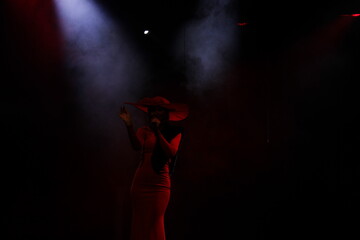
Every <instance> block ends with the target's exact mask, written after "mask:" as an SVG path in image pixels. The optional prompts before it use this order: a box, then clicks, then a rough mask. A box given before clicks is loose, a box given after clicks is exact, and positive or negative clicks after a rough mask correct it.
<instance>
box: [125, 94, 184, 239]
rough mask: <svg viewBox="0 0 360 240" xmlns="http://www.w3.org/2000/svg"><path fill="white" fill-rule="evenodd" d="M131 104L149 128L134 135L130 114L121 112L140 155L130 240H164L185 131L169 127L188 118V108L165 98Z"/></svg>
mask: <svg viewBox="0 0 360 240" xmlns="http://www.w3.org/2000/svg"><path fill="white" fill-rule="evenodd" d="M126 104H131V105H133V106H135V107H137V108H138V109H140V110H142V111H144V112H146V113H147V115H148V126H145V127H141V128H139V129H138V130H137V132H136V133H135V130H134V127H133V123H132V120H131V116H130V114H129V113H128V112H127V110H126V109H125V107H122V108H121V112H120V118H121V119H122V120H123V121H124V123H125V125H126V127H127V131H128V135H129V139H130V142H131V145H132V148H133V149H134V150H135V151H139V152H140V153H141V160H140V163H139V166H138V168H137V170H136V173H135V176H134V179H133V182H132V186H131V201H132V227H131V240H165V229H164V214H165V210H166V208H167V205H168V203H169V198H170V174H171V172H172V170H173V166H174V161H175V157H176V154H177V151H178V148H179V144H180V141H181V137H182V135H181V132H182V129H181V128H180V127H178V126H173V125H170V124H169V121H180V120H183V119H185V118H186V117H187V116H188V109H187V106H186V105H185V104H171V103H170V102H169V101H168V100H167V99H165V98H163V97H154V98H144V99H142V100H140V101H139V102H137V103H126Z"/></svg>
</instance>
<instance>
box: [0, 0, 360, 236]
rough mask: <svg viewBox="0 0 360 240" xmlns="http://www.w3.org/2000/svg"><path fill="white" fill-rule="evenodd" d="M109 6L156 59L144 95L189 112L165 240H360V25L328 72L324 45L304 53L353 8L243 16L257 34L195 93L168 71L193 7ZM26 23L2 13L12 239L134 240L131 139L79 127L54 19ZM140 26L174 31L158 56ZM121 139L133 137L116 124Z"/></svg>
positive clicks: (258, 8) (242, 10)
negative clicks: (355, 238) (356, 237)
mask: <svg viewBox="0 0 360 240" xmlns="http://www.w3.org/2000/svg"><path fill="white" fill-rule="evenodd" d="M34 2H36V1H34ZM48 4H49V5H51V4H50V3H48ZM101 4H102V5H103V7H104V9H107V11H108V12H109V14H111V16H112V17H113V18H114V19H116V20H117V21H119V22H121V23H122V24H125V26H126V28H127V31H128V32H129V34H130V35H131V36H132V38H133V40H134V42H135V43H136V44H138V45H139V46H140V47H142V48H143V49H148V48H153V49H152V50H151V51H150V53H149V52H147V53H149V55H148V58H149V59H151V61H149V63H148V64H149V66H150V68H151V70H152V73H153V74H154V78H153V79H154V80H153V82H148V83H147V84H148V85H147V86H146V87H144V90H143V95H144V96H149V95H163V96H165V97H167V98H169V99H171V100H172V99H174V101H178V102H184V103H187V104H189V106H190V110H191V115H190V117H189V118H188V119H187V120H185V121H184V122H182V123H181V124H182V125H183V126H184V127H185V129H186V132H185V137H184V143H183V145H182V147H181V154H180V156H179V162H178V165H177V168H176V173H175V176H174V177H173V192H172V199H171V202H170V204H169V208H168V212H167V215H166V228H167V235H168V239H174V240H177V239H188V240H190V239H229V238H235V237H236V238H242V239H268V238H270V237H276V238H278V239H303V238H308V237H310V236H315V237H318V238H325V237H330V236H334V235H335V236H337V237H339V238H340V237H341V238H344V239H347V238H349V236H351V235H353V234H358V233H357V231H356V229H357V227H358V224H359V222H358V217H357V216H358V214H359V205H358V202H359V186H358V185H357V181H358V180H359V164H358V159H359V154H358V151H357V149H358V147H357V144H358V141H357V140H358V135H357V134H356V131H355V129H356V128H357V125H358V124H357V118H356V116H357V112H358V106H357V104H356V102H358V101H357V100H356V99H358V94H357V88H356V87H355V86H356V83H357V80H358V79H359V53H360V51H359V46H358V45H359V44H358V43H359V42H360V32H359V29H360V22H359V19H356V18H354V19H353V22H352V23H351V26H349V28H348V30H347V32H346V33H343V38H342V39H341V41H340V42H338V43H337V45H336V51H332V52H331V55H326V57H325V58H323V64H320V65H321V66H320V65H317V64H316V59H318V58H316V57H317V56H313V55H312V53H313V51H315V52H316V49H318V48H319V47H320V48H321V46H323V45H324V43H325V42H329V41H328V39H327V38H325V40H324V38H322V39H321V38H320V44H319V45H316V46H315V48H312V46H309V45H307V42H306V41H305V42H302V39H303V37H304V36H309V35H311V33H312V32H316V31H317V29H320V28H321V29H322V28H323V26H325V25H326V24H328V23H329V22H331V21H332V20H333V19H335V18H336V17H337V16H338V15H340V14H343V13H348V12H351V13H353V12H355V11H356V10H359V8H356V7H357V6H355V5H354V4H352V3H351V2H343V3H341V4H340V3H335V2H331V1H330V2H327V3H326V4H323V5H319V6H314V5H313V3H311V2H310V1H308V2H306V1H305V2H301V3H298V4H293V3H291V4H290V3H286V4H284V3H280V2H279V3H276V2H271V3H270V2H266V3H263V2H260V1H257V2H252V3H241V2H236V4H235V5H234V6H235V7H237V8H239V13H238V14H239V22H242V21H247V22H249V25H248V26H247V27H246V28H242V29H241V30H239V31H241V42H239V47H238V49H239V53H238V55H237V57H236V59H235V60H234V61H233V62H232V66H231V68H230V69H229V70H228V72H227V74H226V75H225V76H224V77H223V79H222V81H221V83H220V84H219V85H218V86H217V87H216V88H210V89H206V90H204V91H203V92H202V93H194V92H192V91H188V90H187V88H186V84H187V83H188V81H190V79H187V78H186V77H184V76H185V75H184V73H183V72H182V71H183V69H180V70H179V69H178V68H176V67H175V66H174V67H172V65H171V64H172V61H171V57H172V56H171V55H169V52H168V47H169V46H170V45H168V43H169V39H171V38H172V37H173V36H174V35H175V34H176V31H178V30H179V29H181V26H182V23H183V22H185V21H187V20H188V19H191V17H192V16H193V14H194V12H195V9H196V1H191V2H190V1H189V2H185V1H172V3H171V4H170V3H166V2H165V1H164V2H155V3H150V2H147V3H142V2H136V3H135V2H134V3H118V1H101ZM139 6H142V7H141V8H138V7H139ZM160 8H162V10H161V11H160V10H159V9H160ZM48 9H51V8H50V7H49V8H48ZM284 9H285V10H284ZM19 10H20V9H19ZM156 11H158V12H156ZM22 13H24V12H19V13H18V14H19V15H16V14H15V13H14V12H12V11H9V6H8V4H7V3H6V1H2V3H1V18H2V21H1V33H2V36H3V37H2V44H1V52H2V56H1V60H2V61H1V65H2V67H1V69H2V74H1V79H2V81H1V84H2V88H1V106H2V107H1V118H2V121H1V122H2V138H3V140H2V146H3V151H2V157H1V161H2V166H3V167H2V168H1V169H2V172H3V173H2V174H1V175H2V177H3V181H2V183H3V185H4V186H3V188H2V198H3V199H5V200H6V201H5V203H3V207H4V209H5V214H3V218H4V220H5V222H6V227H7V236H8V237H9V238H8V239H85V238H86V239H127V237H128V233H129V232H128V229H129V222H128V219H129V205H128V204H129V202H128V195H127V194H128V189H129V184H130V181H131V177H132V174H133V171H134V169H135V167H136V155H135V154H134V153H132V152H131V150H130V146H129V143H128V142H127V139H126V138H125V137H115V138H113V139H112V138H110V139H109V138H106V137H104V136H102V135H101V134H94V133H92V132H91V131H89V130H88V128H87V127H86V126H84V125H85V123H84V122H85V121H84V119H83V118H82V116H81V114H80V113H79V112H78V109H77V107H76V106H77V103H76V101H77V99H76V97H75V95H76V93H75V90H74V89H72V87H71V84H70V83H69V82H68V75H69V73H68V72H66V71H65V70H64V67H63V66H64V62H63V61H64V60H63V50H62V41H61V37H60V36H59V35H58V33H57V32H58V25H57V23H56V22H52V20H51V19H52V17H53V16H54V13H53V12H51V11H48V12H47V14H40V15H41V16H38V15H37V14H36V13H32V14H30V15H28V16H23V15H21V14H22ZM155 13H157V14H155ZM154 16H157V18H155V17H154ZM164 18H166V19H171V20H172V21H163V19H164ZM24 19H25V21H24ZM34 19H35V20H39V21H35V20H34ZM44 19H45V20H48V21H47V23H46V24H44V25H43V28H39V26H38V24H39V22H40V21H41V20H44ZM26 20H34V21H26ZM145 22H146V23H149V22H150V23H151V24H152V26H153V28H159V29H168V30H166V31H163V32H162V34H163V36H162V38H160V39H161V40H159V41H157V42H156V43H149V42H144V40H143V36H142V35H141V34H138V32H139V31H140V30H141V29H142V28H143V24H144V23H145ZM170 22H171V28H170V27H169V28H168V26H169V24H170ZM47 24H48V25H47ZM48 26H50V28H49V29H50V30H49V29H48V28H47V27H48ZM44 29H46V30H44ZM44 31H46V33H51V34H47V35H46V40H45V41H42V39H41V38H40V37H39V38H38V37H37V35H36V33H39V34H41V33H43V32H44ZM151 44H157V45H151ZM160 46H161V47H160ZM314 49H315V50H314ZM326 50H328V49H326ZM147 53H145V50H144V54H147ZM312 57H314V58H312ZM313 59H315V62H311V60H313ZM324 59H325V60H324ZM309 61H310V63H309ZM309 65H310V67H309ZM164 66H166V67H164ZM304 66H305V67H304ZM311 66H313V67H311ZM70 74H71V73H70ZM169 78H171V79H173V80H171V81H169V80H168V79H169ZM155 79H156V80H155ZM116 131H117V132H114V135H115V136H120V135H121V136H124V135H125V134H126V132H125V129H124V128H122V127H121V123H120V122H119V128H118V129H116Z"/></svg>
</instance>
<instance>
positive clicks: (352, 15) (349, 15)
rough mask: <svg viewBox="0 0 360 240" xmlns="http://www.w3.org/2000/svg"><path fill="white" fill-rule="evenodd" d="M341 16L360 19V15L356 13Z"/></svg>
mask: <svg viewBox="0 0 360 240" xmlns="http://www.w3.org/2000/svg"><path fill="white" fill-rule="evenodd" d="M341 16H344V17H360V13H355V14H343V15H341Z"/></svg>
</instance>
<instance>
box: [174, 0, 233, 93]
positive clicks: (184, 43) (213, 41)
mask: <svg viewBox="0 0 360 240" xmlns="http://www.w3.org/2000/svg"><path fill="white" fill-rule="evenodd" d="M232 6H233V1H232V0H207V1H205V0H202V1H200V3H199V6H198V11H197V14H196V19H194V20H192V21H190V22H188V23H187V24H186V25H185V26H184V32H183V33H181V36H180V37H179V38H178V39H179V41H178V42H177V43H176V49H177V50H176V51H177V53H176V55H177V56H178V60H179V61H184V64H185V71H186V75H187V78H188V80H189V86H188V87H189V88H190V89H193V90H194V89H197V90H201V89H203V88H207V87H209V86H212V85H214V84H216V83H217V82H218V79H219V77H220V76H221V74H223V73H224V72H225V71H226V69H227V67H228V66H229V63H230V62H231V60H232V58H233V57H234V54H235V53H236V41H237V27H236V13H235V12H234V11H233V9H235V8H234V7H232Z"/></svg>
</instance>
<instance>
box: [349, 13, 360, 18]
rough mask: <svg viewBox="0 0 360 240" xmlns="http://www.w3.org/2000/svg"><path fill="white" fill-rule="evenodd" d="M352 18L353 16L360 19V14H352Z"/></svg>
mask: <svg viewBox="0 0 360 240" xmlns="http://www.w3.org/2000/svg"><path fill="white" fill-rule="evenodd" d="M351 16H353V17H360V14H359V13H357V14H351Z"/></svg>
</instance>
